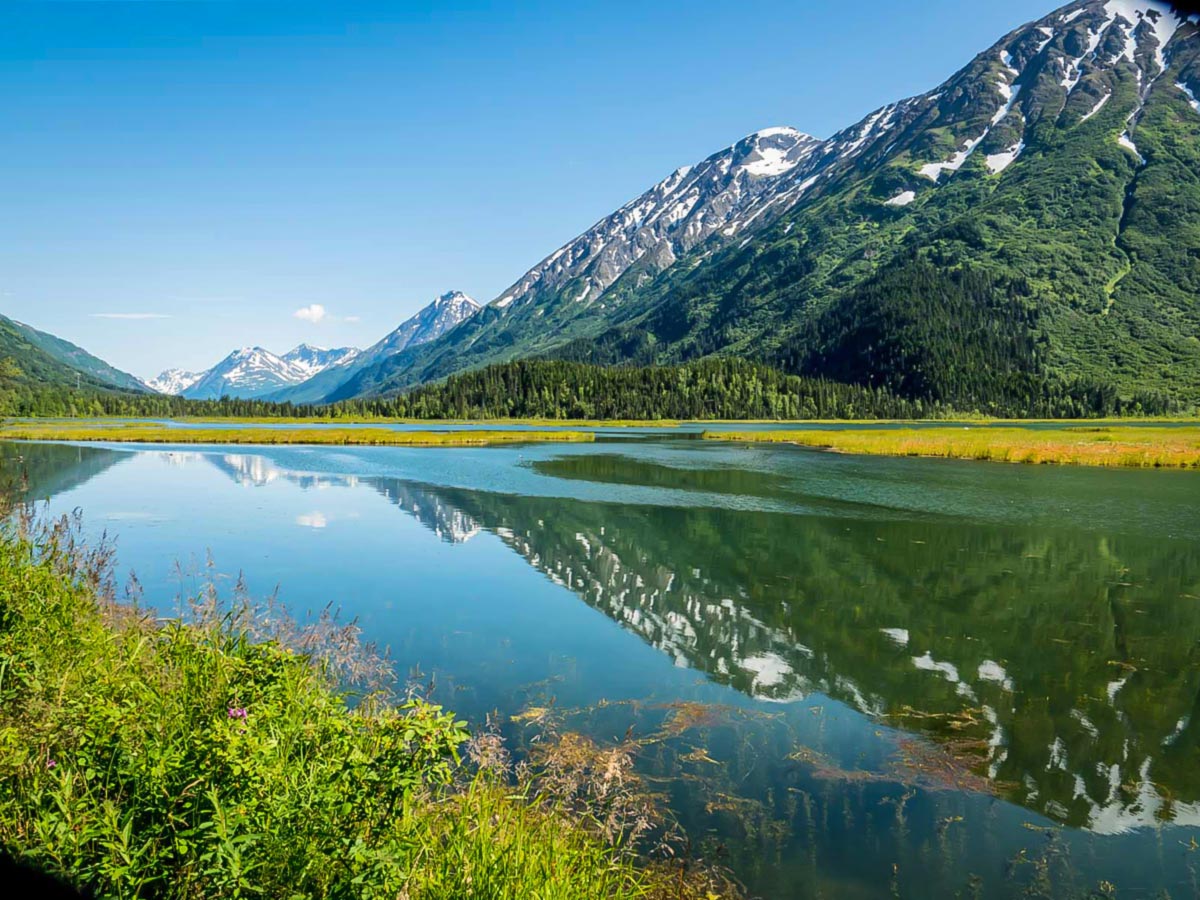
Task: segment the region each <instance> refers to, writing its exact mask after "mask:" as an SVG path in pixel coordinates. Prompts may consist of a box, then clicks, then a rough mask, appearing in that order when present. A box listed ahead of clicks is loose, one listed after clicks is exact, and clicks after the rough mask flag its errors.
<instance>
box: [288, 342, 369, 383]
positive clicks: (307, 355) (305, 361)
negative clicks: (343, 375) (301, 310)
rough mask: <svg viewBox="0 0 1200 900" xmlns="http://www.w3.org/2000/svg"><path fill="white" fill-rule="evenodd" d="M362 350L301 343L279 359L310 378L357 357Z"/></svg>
mask: <svg viewBox="0 0 1200 900" xmlns="http://www.w3.org/2000/svg"><path fill="white" fill-rule="evenodd" d="M361 352H362V351H361V350H359V349H358V348H357V347H339V348H338V349H336V350H326V349H325V348H324V347H314V346H312V345H311V344H301V345H300V346H299V347H297V348H296V349H295V350H292V351H291V352H289V353H285V354H284V355H283V356H282V357H280V359H282V360H283V361H284V362H286V363H291V364H292V365H293V366H295V367H296V368H297V369H298V370H301V371H303V372H304V373H305V377H306V378H312V377H313V376H314V375H318V374H320V373H321V372H324V371H325V370H326V369H329V368H332V367H333V366H344V365H345V364H346V363H348V362H350V361H351V360H352V359H354V358H355V357H357V356H358V355H359V354H360V353H361Z"/></svg>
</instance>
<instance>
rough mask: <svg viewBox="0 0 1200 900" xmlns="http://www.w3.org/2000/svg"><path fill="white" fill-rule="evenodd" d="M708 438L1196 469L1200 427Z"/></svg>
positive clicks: (885, 452) (881, 452) (878, 452)
mask: <svg viewBox="0 0 1200 900" xmlns="http://www.w3.org/2000/svg"><path fill="white" fill-rule="evenodd" d="M704 437H705V438H707V439H709V440H725V441H736V442H741V443H783V444H795V445H798V446H802V447H814V448H819V449H822V450H831V451H835V452H838V453H853V454H862V455H867V456H917V457H934V458H942V459H968V460H980V461H987V462H1006V463H1023V464H1028V465H1074V466H1104V467H1122V468H1140V469H1146V468H1159V469H1194V468H1200V427H1188V426H1179V427H1173V428H1166V427H1163V428H1157V427H1154V426H1120V425H1078V424H1076V425H1069V426H1068V425H1064V426H1063V427H1061V428H1041V429H1034V428H1007V427H969V426H963V427H950V426H948V427H938V428H902V429H875V430H870V429H848V430H845V431H831V430H811V431H804V430H796V431H761V432H758V431H747V432H726V433H718V432H705V434H704Z"/></svg>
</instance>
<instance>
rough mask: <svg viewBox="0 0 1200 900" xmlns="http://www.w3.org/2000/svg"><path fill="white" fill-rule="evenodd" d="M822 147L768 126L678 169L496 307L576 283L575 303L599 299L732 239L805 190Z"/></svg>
mask: <svg viewBox="0 0 1200 900" xmlns="http://www.w3.org/2000/svg"><path fill="white" fill-rule="evenodd" d="M822 147H823V142H822V141H819V140H817V139H816V138H815V137H812V136H811V135H808V134H804V133H803V132H800V131H797V130H796V129H794V128H768V129H765V130H764V131H759V132H756V133H755V134H752V135H750V136H748V137H745V138H743V139H742V140H740V141H738V142H737V143H736V144H734V145H733V146H731V147H728V148H726V149H725V150H722V151H721V152H720V153H716V154H714V155H713V156H710V157H709V158H708V159H706V160H704V161H703V162H700V163H698V164H696V165H693V166H684V167H683V168H681V169H677V170H676V171H675V172H674V173H672V174H671V176H670V177H668V178H666V179H664V180H663V181H661V182H659V183H658V184H656V185H655V186H654V187H652V188H651V189H650V190H648V191H647V192H646V193H644V194H642V195H641V196H640V197H638V198H637V199H636V200H634V201H632V202H631V203H628V204H626V205H625V206H623V207H621V208H620V209H619V210H617V211H616V212H615V213H613V214H612V215H611V216H609V217H608V218H606V219H604V220H602V221H600V222H598V223H596V224H595V225H593V226H592V227H591V228H589V229H588V230H587V231H585V232H584V233H583V234H582V235H580V236H579V237H577V238H576V239H575V240H573V241H571V242H570V243H569V244H567V245H565V246H563V247H561V248H559V249H558V250H557V251H555V252H554V253H553V254H551V255H550V256H549V257H547V258H546V259H544V260H543V261H542V262H540V263H539V264H538V265H536V266H534V267H533V268H532V269H530V270H529V271H528V272H527V273H526V274H525V275H523V276H522V277H521V279H520V280H519V281H517V283H516V284H514V285H512V286H511V287H510V288H509V289H508V290H506V291H505V292H504V293H503V294H502V295H501V296H500V297H499V298H498V299H497V300H495V301H493V303H492V304H491V305H492V306H493V307H495V308H496V309H503V310H507V309H508V308H509V307H514V308H519V307H520V306H521V305H523V304H525V303H527V302H529V301H531V300H536V299H537V298H538V297H542V296H544V295H545V294H546V293H547V292H549V291H553V290H556V289H558V288H561V287H563V286H565V285H567V284H570V286H571V290H570V296H569V297H568V298H567V299H569V300H571V301H572V302H573V303H580V304H582V303H588V302H593V303H595V302H598V301H599V300H600V295H601V294H603V293H604V292H605V291H606V290H607V289H608V288H609V286H610V285H612V284H613V282H615V281H616V280H617V279H618V278H619V277H620V276H621V275H622V274H624V273H625V272H626V271H627V270H628V269H629V268H630V267H631V266H632V265H634V263H637V262H638V261H639V260H643V259H644V260H646V265H645V266H644V268H645V269H646V270H647V273H648V275H649V274H652V273H654V272H657V271H661V270H662V269H665V268H667V267H669V266H670V265H671V264H673V263H674V262H675V261H676V259H677V258H678V257H679V256H681V255H683V254H684V253H686V252H687V251H689V250H691V249H692V248H693V247H696V246H698V245H699V244H701V243H703V242H704V241H705V240H707V239H708V238H709V237H711V236H712V235H714V234H715V233H717V232H718V231H719V232H722V233H723V234H725V235H733V234H735V233H736V232H737V231H738V230H739V229H740V228H742V227H744V226H746V225H748V224H750V223H752V222H754V221H755V220H756V219H758V218H760V217H761V216H763V215H764V214H766V213H767V212H768V211H769V210H770V208H771V206H772V205H773V204H776V203H779V202H780V201H782V200H784V199H785V198H786V197H787V196H789V195H790V196H795V195H798V194H800V193H802V192H803V191H804V190H805V189H806V188H805V185H804V182H803V179H801V180H800V181H799V182H797V180H796V178H795V175H796V173H797V172H798V171H799V172H806V171H807V169H808V167H807V166H806V165H805V163H807V162H808V161H809V160H810V159H811V158H812V156H813V154H814V153H816V152H817V151H818V150H820V149H821V148H822Z"/></svg>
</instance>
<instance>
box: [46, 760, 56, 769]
mask: <svg viewBox="0 0 1200 900" xmlns="http://www.w3.org/2000/svg"><path fill="white" fill-rule="evenodd" d="M57 765H58V760H56V759H48V760H46V768H47V769H53V768H54V767H55V766H57Z"/></svg>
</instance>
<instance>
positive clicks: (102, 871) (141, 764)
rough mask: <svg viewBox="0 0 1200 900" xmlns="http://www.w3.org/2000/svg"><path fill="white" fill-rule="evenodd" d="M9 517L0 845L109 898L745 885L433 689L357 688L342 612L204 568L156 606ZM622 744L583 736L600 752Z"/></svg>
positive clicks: (86, 558)
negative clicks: (449, 708) (228, 580)
mask: <svg viewBox="0 0 1200 900" xmlns="http://www.w3.org/2000/svg"><path fill="white" fill-rule="evenodd" d="M18 521H19V522H20V523H21V527H18V526H17V525H14V524H12V523H11V520H10V524H8V525H6V526H4V530H3V532H2V533H0V676H2V677H0V854H2V855H6V856H10V857H12V858H14V859H17V860H19V861H20V862H21V863H22V864H24V865H26V866H30V867H32V868H34V869H36V870H37V871H41V872H46V873H50V874H52V875H54V876H57V877H59V878H62V879H64V880H66V881H67V882H69V883H71V884H73V885H75V886H77V887H80V888H84V889H87V890H90V891H92V892H94V893H95V895H96V896H98V897H102V898H118V897H134V896H153V897H160V898H164V900H192V898H196V897H298V896H303V897H312V898H335V897H351V896H352V897H358V898H364V900H384V898H387V900H394V898H396V897H404V898H408V900H460V898H464V897H486V898H489V900H521V898H526V897H547V898H549V897H553V898H555V900H593V898H600V900H618V898H620V900H624V898H648V900H668V898H672V900H674V898H678V900H721V898H732V897H734V896H735V895H736V889H735V888H733V887H732V886H731V885H729V884H728V882H727V881H726V880H725V879H724V878H723V877H721V876H720V875H718V874H716V873H713V872H711V871H706V870H704V869H703V868H702V867H699V866H695V865H693V866H691V867H690V868H688V867H686V866H685V865H684V863H683V862H682V861H676V862H669V861H665V860H664V861H661V862H657V863H653V862H648V861H647V860H645V859H644V858H642V857H640V856H639V855H638V854H637V852H636V849H635V842H636V840H637V835H638V832H637V831H636V827H637V826H635V825H621V826H620V827H617V828H616V829H615V830H614V829H612V828H606V827H605V824H602V823H609V822H611V821H614V819H613V817H612V812H613V810H612V809H611V808H610V807H601V806H598V805H595V801H587V800H581V799H580V797H579V796H575V795H572V796H558V795H555V794H554V793H553V792H552V791H551V790H550V789H548V788H547V787H546V785H547V784H548V783H550V782H552V781H553V777H554V776H555V774H556V773H553V772H552V773H551V775H550V777H548V778H546V779H545V780H539V776H538V774H537V773H538V765H537V764H535V765H534V766H533V767H532V768H530V769H528V770H527V771H526V773H525V774H520V773H514V771H513V770H512V769H511V768H506V767H504V766H496V765H494V764H493V765H492V766H490V767H489V766H488V765H487V764H486V763H485V762H484V760H485V759H486V758H487V757H488V756H489V755H490V757H491V759H492V760H493V763H494V761H495V759H496V758H497V757H498V756H502V755H503V751H502V750H501V749H499V748H497V746H496V745H495V744H489V743H488V742H487V737H488V736H487V735H483V736H479V737H475V738H470V736H469V735H468V734H467V732H466V731H465V730H464V726H463V723H461V722H458V721H457V720H456V719H455V717H454V716H453V715H452V714H450V713H448V712H446V711H444V710H442V709H441V708H440V707H437V706H433V705H431V704H429V703H427V702H425V701H423V700H420V699H404V698H393V697H391V696H390V695H387V694H382V693H378V692H374V689H370V690H372V692H370V693H359V694H349V693H347V692H346V688H345V687H344V685H345V683H346V682H345V678H344V676H345V674H346V672H348V671H349V672H352V673H354V674H359V675H362V674H364V673H366V674H367V675H370V674H377V673H378V671H379V670H378V669H377V668H376V664H377V663H378V660H377V658H375V659H372V658H371V657H370V655H369V653H368V654H365V655H364V654H361V653H360V651H362V650H363V648H362V647H361V645H360V644H358V642H357V637H356V632H355V631H354V630H353V629H347V628H344V627H340V626H337V625H336V623H331V622H328V621H323V622H322V623H320V627H317V628H316V629H315V630H314V629H312V628H311V627H305V628H299V627H298V626H295V624H294V623H291V622H290V621H286V620H284V618H283V617H281V616H280V614H279V611H278V610H277V609H269V610H256V609H255V608H254V607H252V606H251V605H249V604H248V603H246V604H239V603H238V602H237V598H236V597H235V602H233V603H222V602H220V601H219V599H218V598H217V597H216V594H215V591H213V592H212V593H209V592H208V591H206V590H202V591H201V592H200V595H199V596H198V597H196V598H193V602H192V604H191V611H190V613H189V615H188V617H187V620H186V621H183V620H159V619H157V618H155V617H154V616H153V615H152V614H149V613H146V612H143V611H139V610H138V608H137V607H136V606H131V605H129V604H117V603H114V602H113V591H112V585H111V578H110V574H109V569H108V556H107V555H106V553H105V551H104V549H103V548H100V549H99V550H96V549H86V548H84V547H83V546H82V545H81V544H80V543H79V542H78V539H77V535H76V533H75V531H74V529H73V528H72V527H71V526H70V525H69V524H68V523H60V524H52V525H49V526H36V525H35V526H32V527H31V526H30V523H29V520H28V519H27V518H25V519H18ZM388 670H389V671H390V667H389V669H388ZM368 684H369V682H368ZM364 690H368V689H364ZM354 700H357V702H353V701H354ZM469 738H470V740H469ZM464 749H465V750H466V755H468V756H470V757H471V758H472V759H474V760H475V762H474V764H473V765H470V766H468V765H466V764H465V763H462V762H460V759H459V755H460V752H462V751H463V750H464ZM489 750H490V754H489ZM623 754H624V748H615V749H614V750H612V751H606V750H604V749H602V748H597V756H598V757H599V762H598V764H594V766H595V768H594V773H603V772H607V771H608V770H609V769H610V768H611V767H612V764H613V760H620V759H624V756H623ZM620 774H621V775H622V776H623V777H625V778H628V779H630V780H631V781H632V780H635V779H636V775H635V774H634V773H632V771H630V770H627V769H622V770H621V772H620ZM592 777H603V776H602V775H596V774H593V776H592ZM622 783H625V782H624V781H623V782H622ZM612 793H615V792H612ZM612 793H610V794H606V795H604V796H611V795H612ZM594 796H601V793H600V791H599V790H597V791H596V792H595V795H594ZM639 803H640V801H639V802H638V803H632V804H631V805H630V810H631V812H636V813H638V814H639V815H640V814H641V810H642V807H641V806H640V805H639ZM617 812H618V813H619V812H620V810H618V811H617ZM618 818H620V817H618ZM620 821H622V822H632V821H633V820H632V818H630V817H628V816H626V817H625V818H621V819H620Z"/></svg>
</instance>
